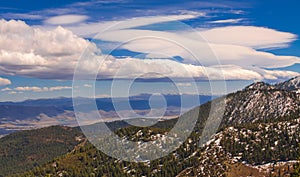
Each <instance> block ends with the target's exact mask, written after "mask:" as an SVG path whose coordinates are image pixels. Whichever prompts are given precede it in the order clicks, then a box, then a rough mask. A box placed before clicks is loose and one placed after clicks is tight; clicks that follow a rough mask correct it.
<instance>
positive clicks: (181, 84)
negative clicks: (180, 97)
mask: <svg viewBox="0 0 300 177" xmlns="http://www.w3.org/2000/svg"><path fill="white" fill-rule="evenodd" d="M176 85H177V86H181V87H190V86H192V84H191V83H188V82H184V83H183V82H182V83H178V84H176Z"/></svg>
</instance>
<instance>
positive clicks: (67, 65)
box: [0, 20, 99, 79]
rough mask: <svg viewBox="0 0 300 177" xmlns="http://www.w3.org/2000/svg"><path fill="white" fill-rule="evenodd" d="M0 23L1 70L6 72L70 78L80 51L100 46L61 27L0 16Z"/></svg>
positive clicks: (96, 50) (95, 48)
mask: <svg viewBox="0 0 300 177" xmlns="http://www.w3.org/2000/svg"><path fill="white" fill-rule="evenodd" d="M0 26H1V28H0V72H2V73H5V74H10V75H23V76H31V77H37V78H51V79H66V78H69V79H70V78H71V77H72V73H73V69H74V67H75V66H76V63H77V60H78V59H79V58H80V56H81V54H82V52H83V51H85V50H89V51H90V53H91V54H92V53H95V52H98V50H99V49H97V47H96V46H95V44H93V43H90V42H89V41H87V40H85V39H83V38H80V37H78V36H76V35H74V34H73V33H72V32H71V31H69V30H66V29H64V28H62V27H57V28H55V29H53V30H51V31H47V30H42V29H39V28H33V27H30V26H28V25H27V24H25V23H24V22H22V21H15V20H11V21H5V20H0Z"/></svg>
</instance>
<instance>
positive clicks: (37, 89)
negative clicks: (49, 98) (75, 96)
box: [2, 86, 72, 92]
mask: <svg viewBox="0 0 300 177" xmlns="http://www.w3.org/2000/svg"><path fill="white" fill-rule="evenodd" d="M66 89H72V87H69V86H54V87H37V86H24V87H16V88H13V89H6V90H5V89H2V91H9V90H13V91H21V92H24V91H32V92H48V91H58V90H66Z"/></svg>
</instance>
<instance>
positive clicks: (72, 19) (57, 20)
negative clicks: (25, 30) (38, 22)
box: [44, 14, 89, 25]
mask: <svg viewBox="0 0 300 177" xmlns="http://www.w3.org/2000/svg"><path fill="white" fill-rule="evenodd" d="M88 18H89V17H88V16H86V15H73V14H69V15H60V16H55V17H51V18H48V19H47V20H45V21H44V22H45V23H47V24H51V25H69V24H74V23H80V22H83V21H85V20H87V19H88Z"/></svg>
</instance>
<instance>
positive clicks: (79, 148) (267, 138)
mask: <svg viewBox="0 0 300 177" xmlns="http://www.w3.org/2000/svg"><path fill="white" fill-rule="evenodd" d="M295 80H299V77H298V78H293V79H291V80H289V81H286V82H283V83H279V84H275V85H270V84H266V83H263V82H258V83H254V84H252V85H250V86H248V87H246V88H245V89H243V90H241V91H238V92H236V93H232V94H228V95H227V96H222V97H219V98H217V99H214V102H220V103H221V102H225V103H226V107H225V113H224V118H223V120H222V122H221V125H220V126H219V129H218V131H217V133H216V134H214V135H213V136H211V137H210V141H208V142H206V143H205V144H204V146H199V144H198V143H199V140H200V138H201V135H202V133H203V127H204V125H205V124H206V122H207V120H208V115H209V114H210V108H211V103H212V102H211V101H209V102H207V103H205V104H203V105H201V106H200V107H199V113H200V114H199V118H198V122H197V123H196V126H195V128H194V131H193V132H192V133H191V135H190V136H189V138H188V139H187V140H186V141H185V142H184V143H183V144H182V145H181V146H180V147H179V148H178V149H177V150H175V151H173V152H172V153H170V154H169V155H168V156H166V157H163V158H161V159H158V160H153V161H150V162H141V163H131V162H125V161H120V160H117V159H114V158H111V157H109V156H107V155H106V154H104V153H102V152H101V151H99V150H97V149H96V148H95V147H94V146H93V145H92V144H90V143H89V142H88V141H87V140H86V138H85V137H84V136H79V135H80V133H79V132H76V133H74V134H73V135H72V131H71V130H75V129H77V128H65V129H66V130H68V131H69V132H70V133H71V135H68V136H70V137H77V140H78V141H77V143H75V144H73V145H72V147H73V150H71V151H69V152H68V153H64V155H62V156H60V155H59V154H51V155H46V157H44V159H47V161H48V159H51V158H52V159H53V160H51V161H50V162H47V161H46V160H45V161H41V160H38V159H40V158H38V159H35V158H31V161H26V160H25V161H22V162H21V163H18V165H17V166H14V168H12V167H10V166H9V165H5V161H6V157H10V158H11V161H12V163H14V162H15V161H18V159H20V158H21V159H28V158H29V159H30V157H35V156H37V157H40V154H41V153H43V152H47V151H48V150H51V149H50V148H48V146H44V145H42V144H43V141H41V140H39V139H32V140H30V142H31V144H35V145H36V146H37V147H40V149H39V150H38V151H34V152H31V151H29V152H28V153H24V152H22V151H25V149H26V151H25V152H27V151H28V149H27V146H26V142H28V138H24V137H27V134H28V133H30V132H34V131H39V130H31V131H26V132H24V133H22V131H20V132H18V133H13V134H11V135H8V136H6V137H4V138H2V139H0V164H4V165H3V167H2V169H5V170H0V174H3V175H8V174H14V173H17V172H18V173H20V172H21V174H19V176H46V175H50V176H211V177H214V176H228V177H235V176H241V177H246V176H290V174H291V173H292V172H293V168H294V166H293V165H294V164H295V163H296V160H297V158H298V156H299V155H300V154H299V153H298V152H299V150H300V149H299V142H300V102H299V100H300V94H299V87H298V86H297V85H293V84H294V83H295ZM186 115H188V113H187V114H186ZM177 120H178V119H171V120H165V121H162V122H159V123H158V124H156V125H154V126H152V127H144V128H141V127H133V126H129V125H127V124H124V122H123V121H116V122H113V123H111V124H110V126H111V127H113V128H112V130H113V131H115V133H116V134H118V135H119V136H120V137H121V138H122V139H129V140H134V141H138V142H140V144H141V145H143V143H144V142H147V141H151V140H153V139H156V138H157V137H162V136H165V135H166V134H167V132H168V131H169V130H170V128H172V126H173V125H174V124H175V123H176V122H177ZM212 126H213V125H212ZM56 129H60V128H57V127H49V128H47V129H44V130H46V132H43V131H40V136H44V135H45V134H48V135H49V133H47V132H51V131H53V130H54V132H56V131H55V130H56ZM77 130H78V129H77ZM63 132H64V131H63ZM43 134H44V135H43ZM51 134H53V137H52V138H51V139H50V140H49V142H48V143H50V144H51V145H52V146H49V147H53V145H55V144H56V141H55V140H56V139H57V140H59V139H61V135H60V134H59V133H51ZM78 138H79V139H80V140H79V139H78ZM73 139H74V138H73ZM75 140H76V138H75ZM11 142H17V143H15V145H14V146H16V147H15V148H14V149H13V150H12V151H9V152H7V150H5V149H7V148H5V147H1V145H3V146H8V144H11ZM107 146H109V144H108V145H107ZM59 147H63V146H61V145H60V146H59ZM64 152H65V151H64ZM13 154H18V156H14V155H13ZM58 156H59V157H58ZM14 160H15V161H14ZM32 162H35V163H32ZM24 167H26V169H24Z"/></svg>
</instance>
